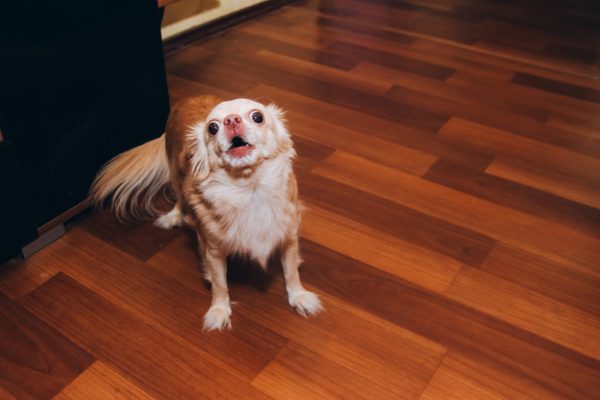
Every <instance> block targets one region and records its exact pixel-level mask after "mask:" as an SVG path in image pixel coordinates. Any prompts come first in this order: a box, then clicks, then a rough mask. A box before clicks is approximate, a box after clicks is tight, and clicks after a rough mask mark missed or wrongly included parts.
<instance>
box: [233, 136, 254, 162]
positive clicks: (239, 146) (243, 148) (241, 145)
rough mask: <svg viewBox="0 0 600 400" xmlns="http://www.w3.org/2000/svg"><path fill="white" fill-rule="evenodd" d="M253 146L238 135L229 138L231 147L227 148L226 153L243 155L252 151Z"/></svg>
mask: <svg viewBox="0 0 600 400" xmlns="http://www.w3.org/2000/svg"><path fill="white" fill-rule="evenodd" d="M253 149H254V146H252V145H251V144H250V143H248V142H246V141H245V140H244V139H242V138H241V137H239V136H236V137H234V138H233V139H232V140H231V147H229V150H227V154H229V155H230V156H232V157H244V156H247V155H248V154H250V153H251V152H252V150H253Z"/></svg>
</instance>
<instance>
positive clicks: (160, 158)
mask: <svg viewBox="0 0 600 400" xmlns="http://www.w3.org/2000/svg"><path fill="white" fill-rule="evenodd" d="M295 155H296V152H295V150H294V146H293V142H292V139H291V137H290V134H289V132H288V130H287V128H286V126H285V121H284V119H283V114H282V112H281V110H279V109H278V108H277V107H276V106H274V105H268V106H264V105H262V104H260V103H257V102H255V101H252V100H248V99H237V100H232V101H221V100H220V99H218V98H216V97H213V96H199V97H192V98H189V99H186V100H183V101H181V102H179V103H178V104H176V105H175V106H174V107H173V109H172V111H171V115H170V116H169V120H168V122H167V127H166V131H165V133H164V134H163V135H162V136H161V137H159V138H157V139H154V140H152V141H150V142H147V143H144V144H142V145H141V146H138V147H136V148H133V149H131V150H129V151H126V152H124V153H122V154H120V155H118V156H116V157H115V158H114V159H112V160H111V161H110V162H109V163H108V164H106V165H105V166H104V167H103V169H102V170H101V171H100V172H99V173H98V176H97V177H96V179H95V181H94V183H93V184H92V188H91V192H90V194H91V197H92V200H93V201H94V202H96V203H97V204H103V203H104V202H105V201H106V200H107V199H108V200H110V202H111V204H112V208H113V209H114V211H115V213H116V214H117V216H119V217H124V216H133V217H138V216H141V215H143V214H152V213H153V212H154V206H153V202H154V201H153V200H154V199H155V197H156V195H157V194H158V193H159V192H160V191H161V190H162V189H163V188H164V187H165V186H170V188H171V189H172V191H173V192H174V194H175V197H176V199H177V201H176V203H175V206H174V207H173V209H172V210H170V211H169V212H167V213H166V214H164V215H161V216H160V217H159V218H158V219H157V220H156V224H157V225H159V226H161V227H163V228H171V227H173V226H178V225H182V224H188V225H190V226H191V227H192V228H193V229H194V230H195V232H196V235H197V238H198V244H199V249H200V254H201V257H202V260H203V263H204V268H205V276H206V279H207V280H208V281H209V282H210V283H211V291H212V301H211V305H210V308H209V309H208V312H207V313H206V315H205V316H204V329H206V330H209V331H210V330H215V329H223V328H230V327H231V322H230V316H231V305H230V301H229V291H228V288H227V277H226V275H227V265H226V260H227V256H228V255H230V254H238V255H242V256H247V257H250V258H252V259H254V260H255V261H256V262H258V263H259V264H260V265H261V266H262V267H263V268H266V265H267V261H268V260H269V258H270V257H271V255H273V254H274V253H275V252H278V254H281V262H282V265H283V272H284V278H285V286H286V290H287V295H288V301H289V303H290V305H291V306H292V307H295V308H296V310H297V311H298V312H299V313H300V314H301V315H303V316H307V315H312V314H315V313H317V312H319V311H320V310H322V306H321V302H320V301H319V298H318V297H317V295H315V294H314V293H312V292H309V291H307V290H305V289H304V287H303V286H302V283H301V282H300V276H299V273H298V267H299V265H300V263H301V261H302V260H301V258H300V253H299V247H298V235H299V227H300V204H299V201H298V189H297V183H296V178H295V175H294V172H293V169H292V162H293V159H294V157H295ZM154 215H156V214H154Z"/></svg>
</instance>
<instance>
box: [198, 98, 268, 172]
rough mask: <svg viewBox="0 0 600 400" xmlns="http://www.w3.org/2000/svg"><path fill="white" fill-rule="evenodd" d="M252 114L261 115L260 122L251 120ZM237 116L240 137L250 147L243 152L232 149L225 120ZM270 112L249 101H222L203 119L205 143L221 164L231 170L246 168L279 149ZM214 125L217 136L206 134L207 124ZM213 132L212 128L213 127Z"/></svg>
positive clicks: (207, 131)
mask: <svg viewBox="0 0 600 400" xmlns="http://www.w3.org/2000/svg"><path fill="white" fill-rule="evenodd" d="M254 112H258V113H260V115H261V116H262V119H263V121H262V122H256V121H254V120H253V118H252V114H253V113H254ZM230 115H237V116H239V117H240V118H241V125H243V128H241V129H242V132H243V134H242V135H239V136H240V137H241V138H243V140H244V141H245V142H246V143H247V144H248V145H249V147H247V148H245V149H240V150H237V151H234V150H233V149H232V140H231V134H227V132H226V128H225V118H226V117H227V116H230ZM275 118H277V116H273V115H272V114H271V112H270V110H269V109H268V108H267V107H265V106H263V105H262V104H260V103H257V102H255V101H252V100H248V99H236V100H231V101H225V102H223V103H220V104H219V105H217V106H216V107H215V108H214V109H213V110H212V111H211V113H210V114H209V116H208V118H207V119H206V136H205V137H206V140H207V144H208V147H209V149H212V151H214V152H215V154H216V155H217V157H218V158H219V159H220V161H221V162H222V164H226V165H229V166H231V167H234V168H241V167H249V166H252V165H255V164H257V163H258V162H259V161H261V160H262V159H265V158H268V157H269V156H270V155H272V154H273V153H274V152H275V151H276V150H277V146H278V140H277V139H278V132H277V129H278V125H277V124H276V123H275V122H276V121H275ZM211 123H212V124H217V125H218V131H217V132H216V134H211V133H209V127H210V124H211ZM212 128H213V131H214V128H215V126H214V125H213V127H212Z"/></svg>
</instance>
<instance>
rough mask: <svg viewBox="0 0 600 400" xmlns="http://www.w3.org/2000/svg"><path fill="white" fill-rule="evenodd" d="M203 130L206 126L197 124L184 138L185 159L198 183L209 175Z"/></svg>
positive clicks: (202, 123) (200, 123) (201, 123)
mask: <svg viewBox="0 0 600 400" xmlns="http://www.w3.org/2000/svg"><path fill="white" fill-rule="evenodd" d="M205 130H206V124H205V123H204V122H199V123H197V124H196V125H194V126H193V127H192V128H191V129H190V130H189V132H188V133H187V137H186V146H185V157H187V160H188V162H189V165H190V167H191V171H192V174H193V175H194V177H195V178H196V179H197V180H199V181H201V180H204V179H206V177H208V175H209V174H210V167H209V163H208V148H207V146H206V141H205V132H204V131H205Z"/></svg>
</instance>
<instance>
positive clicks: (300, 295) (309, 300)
mask: <svg viewBox="0 0 600 400" xmlns="http://www.w3.org/2000/svg"><path fill="white" fill-rule="evenodd" d="M288 301H289V303H290V306H292V307H294V308H295V309H296V311H298V313H299V314H300V315H302V316H303V317H308V316H310V315H315V314H317V313H318V312H320V311H323V306H322V305H321V300H319V297H318V296H317V295H316V294H314V293H313V292H309V291H308V290H300V291H297V292H292V293H290V294H288Z"/></svg>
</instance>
